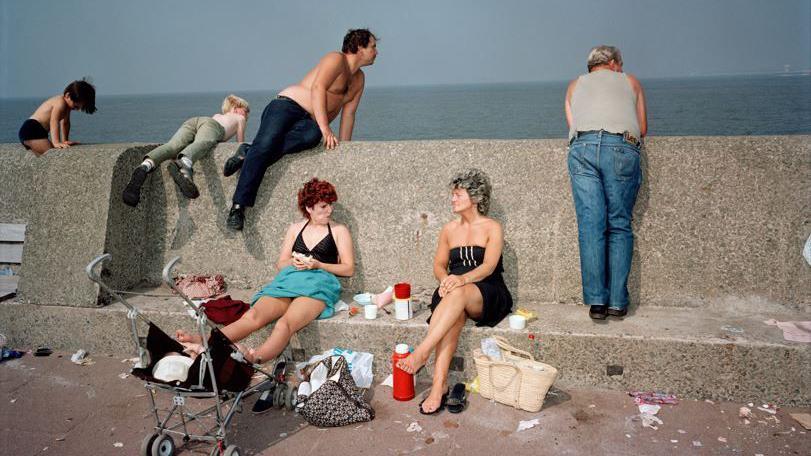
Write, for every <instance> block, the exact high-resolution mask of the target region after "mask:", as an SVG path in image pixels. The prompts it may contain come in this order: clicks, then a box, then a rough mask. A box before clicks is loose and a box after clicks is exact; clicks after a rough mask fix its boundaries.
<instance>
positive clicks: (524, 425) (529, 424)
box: [515, 418, 540, 432]
mask: <svg viewBox="0 0 811 456" xmlns="http://www.w3.org/2000/svg"><path fill="white" fill-rule="evenodd" d="M539 424H540V421H539V420H538V418H535V419H532V420H527V421H521V422H519V423H518V429H516V431H515V432H521V431H526V430H527V429H532V428H534V427H535V426H537V425H539Z"/></svg>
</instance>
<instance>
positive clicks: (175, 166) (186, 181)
mask: <svg viewBox="0 0 811 456" xmlns="http://www.w3.org/2000/svg"><path fill="white" fill-rule="evenodd" d="M168 168H169V175H171V176H172V180H174V181H175V184H177V187H178V188H179V189H180V193H182V194H183V196H185V197H186V198H189V199H195V198H197V197H198V196H200V190H198V189H197V185H195V184H194V177H193V176H194V174H193V171H192V169H191V168H186V167H184V166H183V165H182V164H181V163H179V162H178V161H173V162H171V163H169V166H168Z"/></svg>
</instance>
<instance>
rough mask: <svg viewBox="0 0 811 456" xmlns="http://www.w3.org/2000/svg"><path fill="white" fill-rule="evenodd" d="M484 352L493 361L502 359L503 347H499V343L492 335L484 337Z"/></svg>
mask: <svg viewBox="0 0 811 456" xmlns="http://www.w3.org/2000/svg"><path fill="white" fill-rule="evenodd" d="M481 344H482V353H484V354H485V355H487V356H489V357H490V359H491V360H493V361H501V349H500V348H498V343H497V342H496V340H495V339H493V338H492V337H487V338H485V339H482V342H481Z"/></svg>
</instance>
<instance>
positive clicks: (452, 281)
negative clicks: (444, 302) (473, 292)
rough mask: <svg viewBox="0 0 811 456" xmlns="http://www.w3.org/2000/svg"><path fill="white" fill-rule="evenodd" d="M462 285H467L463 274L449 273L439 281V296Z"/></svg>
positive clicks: (442, 296) (441, 296) (443, 295)
mask: <svg viewBox="0 0 811 456" xmlns="http://www.w3.org/2000/svg"><path fill="white" fill-rule="evenodd" d="M464 285H467V279H466V278H465V276H458V275H453V274H451V275H449V276H447V277H445V278H444V279H442V282H440V283H439V297H440V298H444V297H445V296H446V295H447V294H448V293H450V292H451V291H453V290H454V289H456V288H458V287H461V286H464Z"/></svg>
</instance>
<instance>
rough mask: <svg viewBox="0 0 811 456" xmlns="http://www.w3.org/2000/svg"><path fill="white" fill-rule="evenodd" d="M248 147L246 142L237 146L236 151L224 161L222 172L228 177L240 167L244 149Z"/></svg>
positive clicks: (243, 159) (243, 157) (243, 158)
mask: <svg viewBox="0 0 811 456" xmlns="http://www.w3.org/2000/svg"><path fill="white" fill-rule="evenodd" d="M247 148H248V143H242V144H240V145H239V147H237V151H236V153H234V155H232V156H231V157H230V158H229V159H228V160H226V161H225V167H223V170H222V174H223V175H224V176H225V177H228V176H230V175H232V174H234V173H235V172H237V171H239V169H240V168H242V163H243V162H244V161H245V149H247Z"/></svg>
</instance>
